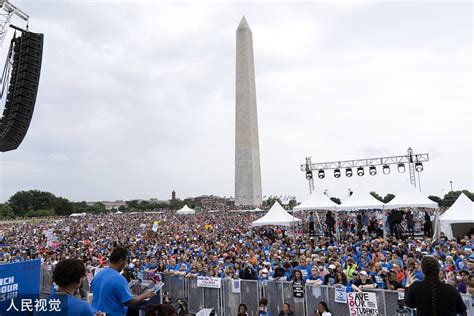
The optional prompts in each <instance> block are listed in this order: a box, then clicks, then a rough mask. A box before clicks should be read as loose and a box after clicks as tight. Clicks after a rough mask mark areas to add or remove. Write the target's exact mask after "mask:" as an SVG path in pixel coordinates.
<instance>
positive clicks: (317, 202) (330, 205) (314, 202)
mask: <svg viewBox="0 0 474 316" xmlns="http://www.w3.org/2000/svg"><path fill="white" fill-rule="evenodd" d="M336 207H337V204H336V203H334V202H333V201H331V200H330V199H329V198H328V197H327V196H326V195H325V194H324V193H323V192H319V191H314V192H313V193H312V194H311V195H310V196H309V198H308V199H307V200H306V201H304V202H303V203H301V204H300V205H298V206H296V207H294V208H293V210H294V211H311V210H328V211H335V210H336Z"/></svg>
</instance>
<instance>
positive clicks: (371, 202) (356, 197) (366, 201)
mask: <svg viewBox="0 0 474 316" xmlns="http://www.w3.org/2000/svg"><path fill="white" fill-rule="evenodd" d="M384 205H385V204H384V203H382V202H380V201H379V200H377V199H376V198H374V197H373V196H372V194H370V193H362V192H361V191H354V192H352V195H351V196H350V197H349V198H347V199H346V200H345V201H344V202H342V203H341V205H339V206H337V210H338V211H347V210H367V209H378V210H381V209H383V207H384Z"/></svg>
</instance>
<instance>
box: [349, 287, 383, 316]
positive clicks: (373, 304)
mask: <svg viewBox="0 0 474 316" xmlns="http://www.w3.org/2000/svg"><path fill="white" fill-rule="evenodd" d="M347 305H348V306H349V314H350V315H351V316H360V315H374V316H375V315H378V314H379V311H378V308H377V297H376V296H375V293H369V292H354V293H348V294H347Z"/></svg>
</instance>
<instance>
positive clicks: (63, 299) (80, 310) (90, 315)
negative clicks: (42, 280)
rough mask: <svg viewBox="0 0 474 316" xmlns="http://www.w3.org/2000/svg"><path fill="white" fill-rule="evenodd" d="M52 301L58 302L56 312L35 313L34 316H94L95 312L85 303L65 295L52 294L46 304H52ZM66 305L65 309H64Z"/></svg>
mask: <svg viewBox="0 0 474 316" xmlns="http://www.w3.org/2000/svg"><path fill="white" fill-rule="evenodd" d="M52 300H59V304H58V305H57V307H58V309H57V310H58V311H55V312H50V311H47V310H46V311H44V312H43V311H41V312H35V313H34V315H35V316H40V315H51V314H54V315H57V316H62V315H65V316H66V315H77V316H94V315H95V312H96V311H95V310H94V308H92V306H90V305H89V304H88V303H87V302H84V301H81V300H80V299H78V298H76V297H74V296H72V295H67V294H52V295H50V296H48V297H47V301H48V302H52ZM64 305H66V308H64Z"/></svg>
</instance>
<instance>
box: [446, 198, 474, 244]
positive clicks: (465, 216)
mask: <svg viewBox="0 0 474 316" xmlns="http://www.w3.org/2000/svg"><path fill="white" fill-rule="evenodd" d="M439 221H440V226H441V231H442V232H444V234H445V235H446V237H448V238H449V239H452V238H454V237H463V236H464V234H465V233H466V232H465V231H464V230H467V231H469V229H470V228H472V227H474V203H473V202H472V201H471V200H470V199H469V198H468V197H467V196H466V195H465V194H464V193H461V195H460V196H459V197H458V199H457V200H456V202H454V204H453V205H451V207H450V208H449V209H448V210H447V211H446V212H445V213H444V214H443V215H441V216H440V217H439ZM463 224H464V225H463Z"/></svg>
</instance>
